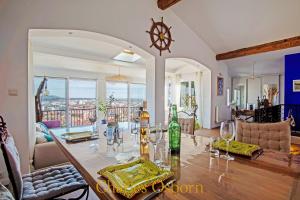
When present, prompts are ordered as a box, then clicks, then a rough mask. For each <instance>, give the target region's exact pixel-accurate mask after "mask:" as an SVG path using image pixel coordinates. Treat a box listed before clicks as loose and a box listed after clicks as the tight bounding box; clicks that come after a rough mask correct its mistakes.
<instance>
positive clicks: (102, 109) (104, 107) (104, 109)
mask: <svg viewBox="0 0 300 200" xmlns="http://www.w3.org/2000/svg"><path fill="white" fill-rule="evenodd" d="M98 110H99V111H100V112H101V113H103V115H104V118H103V119H102V120H101V124H106V123H107V121H106V116H107V104H106V102H105V101H100V102H99V108H98Z"/></svg>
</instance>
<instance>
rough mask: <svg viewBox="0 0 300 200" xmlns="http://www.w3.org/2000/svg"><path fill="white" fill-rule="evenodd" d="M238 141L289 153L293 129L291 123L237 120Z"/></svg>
mask: <svg viewBox="0 0 300 200" xmlns="http://www.w3.org/2000/svg"><path fill="white" fill-rule="evenodd" d="M236 123H237V125H236V126H237V135H236V140H237V141H239V142H244V143H249V144H256V145H259V146H260V147H262V148H264V149H272V150H276V151H282V152H286V153H289V152H290V146H291V127H290V122H289V121H283V122H277V123H247V122H242V121H241V120H237V121H236Z"/></svg>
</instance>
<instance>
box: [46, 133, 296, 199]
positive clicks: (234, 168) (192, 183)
mask: <svg viewBox="0 0 300 200" xmlns="http://www.w3.org/2000/svg"><path fill="white" fill-rule="evenodd" d="M68 131H69V132H70V130H67V129H66V130H65V131H63V130H62V129H60V130H59V131H58V130H52V131H51V134H52V137H53V138H54V141H55V142H56V143H57V145H58V147H59V148H60V149H61V151H62V152H63V153H64V154H65V156H66V157H67V158H68V159H69V161H70V162H71V163H72V164H73V165H74V166H75V167H76V169H77V170H78V171H79V172H80V174H81V175H82V176H83V178H84V179H85V180H86V182H87V183H88V184H89V186H90V187H91V189H93V191H94V192H95V193H96V195H97V196H98V197H99V198H100V199H101V200H103V199H109V200H111V199H114V200H115V199H125V197H123V196H122V195H120V194H118V193H116V192H115V190H114V189H113V188H112V187H111V186H110V185H109V184H107V183H108V182H107V180H106V179H105V178H103V177H101V176H100V175H99V174H98V173H97V172H98V171H99V170H100V169H103V168H105V167H107V166H111V165H116V164H118V163H119V160H118V157H120V155H126V154H130V155H139V146H138V145H137V144H136V142H134V141H133V140H134V139H133V138H134V137H132V136H131V135H130V134H129V133H124V141H123V143H122V144H121V145H117V146H108V145H107V142H106V138H105V136H104V135H103V134H102V132H101V133H100V134H99V139H97V140H91V141H83V142H78V143H66V141H65V140H64V139H63V138H62V137H61V134H62V133H63V132H68ZM71 131H72V130H71ZM167 140H168V135H167V133H165V135H164V138H163V139H162V141H161V143H160V144H159V145H160V147H161V148H162V149H167V146H168V141H167ZM210 140H211V139H210V138H209V137H204V136H197V135H196V136H191V135H182V138H181V152H180V155H173V156H172V155H171V156H170V157H171V159H172V160H171V162H170V167H171V170H172V171H173V172H174V176H175V178H176V183H174V184H173V185H172V187H168V188H167V187H165V188H166V189H165V190H164V191H163V192H162V193H160V194H159V195H157V196H156V197H155V198H156V199H162V200H165V199H208V200H209V199H212V200H215V199H216V200H235V199H236V200H238V199H241V200H260V199H261V200H281V199H285V200H287V199H289V200H297V199H300V158H299V156H291V155H290V154H287V153H283V152H276V151H270V150H264V152H263V154H262V155H260V156H259V157H258V158H256V159H254V160H251V159H248V158H242V157H237V156H236V157H235V160H234V161H226V160H223V159H221V158H219V157H215V156H213V155H212V154H211V153H209V152H208V151H206V150H207V144H209V143H210ZM151 152H152V150H151V149H150V159H153V154H152V155H151ZM174 156H175V157H174ZM174 158H175V159H174ZM151 192H153V190H151V188H150V189H149V190H147V191H146V192H143V193H139V194H137V195H135V196H134V197H133V199H144V198H145V197H146V196H147V195H149V194H151Z"/></svg>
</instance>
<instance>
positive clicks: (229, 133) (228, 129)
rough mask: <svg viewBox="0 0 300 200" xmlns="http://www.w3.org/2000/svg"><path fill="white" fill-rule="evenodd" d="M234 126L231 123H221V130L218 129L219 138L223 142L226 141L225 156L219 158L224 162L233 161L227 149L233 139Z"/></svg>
mask: <svg viewBox="0 0 300 200" xmlns="http://www.w3.org/2000/svg"><path fill="white" fill-rule="evenodd" d="M235 133H236V130H235V126H234V123H233V122H230V121H228V122H222V123H221V128H220V136H221V138H222V139H223V140H225V141H226V147H227V148H226V155H222V156H220V157H221V158H223V159H225V160H234V157H232V156H230V155H229V153H228V149H229V143H230V142H231V141H232V140H233V139H234V137H235Z"/></svg>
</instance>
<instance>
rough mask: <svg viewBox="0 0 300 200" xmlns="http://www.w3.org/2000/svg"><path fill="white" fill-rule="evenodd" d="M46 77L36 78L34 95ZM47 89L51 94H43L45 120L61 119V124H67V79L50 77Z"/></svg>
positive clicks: (42, 102)
mask: <svg viewBox="0 0 300 200" xmlns="http://www.w3.org/2000/svg"><path fill="white" fill-rule="evenodd" d="M43 79H44V77H35V78H34V88H35V90H34V95H36V93H37V89H38V87H39V85H40V84H41V82H42V80H43ZM47 90H48V92H49V94H48V95H47V96H46V95H42V96H41V104H42V112H43V121H49V120H59V121H60V124H61V126H63V127H65V126H66V125H67V117H66V111H67V101H66V79H63V78H48V81H47Z"/></svg>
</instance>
